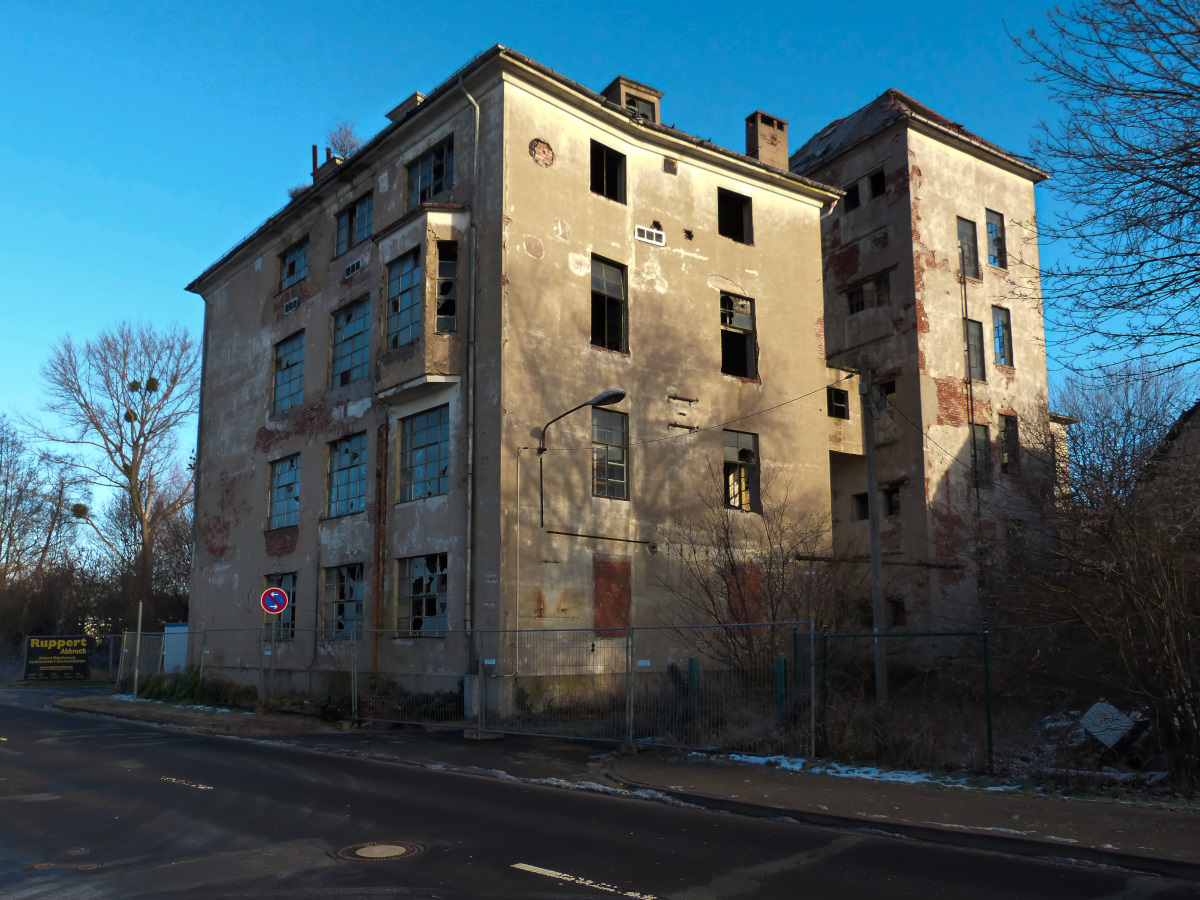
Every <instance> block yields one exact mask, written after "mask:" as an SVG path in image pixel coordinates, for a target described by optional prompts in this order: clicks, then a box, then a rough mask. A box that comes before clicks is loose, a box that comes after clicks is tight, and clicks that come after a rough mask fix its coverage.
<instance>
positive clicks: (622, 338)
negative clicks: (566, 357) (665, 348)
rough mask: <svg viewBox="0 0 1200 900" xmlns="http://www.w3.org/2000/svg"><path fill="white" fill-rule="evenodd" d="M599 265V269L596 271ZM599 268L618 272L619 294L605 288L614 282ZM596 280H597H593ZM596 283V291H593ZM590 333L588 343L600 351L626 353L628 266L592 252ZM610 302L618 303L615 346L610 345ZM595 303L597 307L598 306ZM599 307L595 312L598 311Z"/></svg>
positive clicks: (627, 337) (627, 340)
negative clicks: (618, 332)
mask: <svg viewBox="0 0 1200 900" xmlns="http://www.w3.org/2000/svg"><path fill="white" fill-rule="evenodd" d="M597 267H600V269H601V270H600V271H599V272H598V271H597ZM603 267H608V268H610V269H612V270H613V271H614V272H616V273H617V274H619V275H620V279H621V284H620V287H621V294H620V296H619V297H617V296H616V295H614V294H612V293H611V292H610V291H609V287H610V285H612V284H614V283H615V282H614V281H612V280H611V279H609V278H606V277H605V273H604V272H603ZM597 279H599V281H597ZM597 285H599V287H600V290H597ZM591 288H592V335H591V345H592V346H593V347H599V348H600V349H601V350H611V351H612V352H614V353H628V352H629V279H628V269H627V268H626V267H625V266H623V265H621V264H620V263H618V262H614V261H613V260H611V259H605V258H604V257H603V256H597V255H595V254H592V283H591ZM612 301H617V302H618V303H619V304H620V306H619V309H620V323H619V329H620V334H619V336H618V340H617V346H611V344H612V343H613V341H612V335H611V334H610V330H611V329H612V326H613V324H614V323H613V322H612V308H611V303H612ZM598 305H599V306H598ZM598 309H599V312H598ZM598 326H599V327H600V328H601V329H602V334H600V335H599V337H600V341H601V342H600V343H597V340H596V338H597V327H598Z"/></svg>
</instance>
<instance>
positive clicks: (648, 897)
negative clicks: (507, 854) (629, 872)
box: [512, 863, 658, 900]
mask: <svg viewBox="0 0 1200 900" xmlns="http://www.w3.org/2000/svg"><path fill="white" fill-rule="evenodd" d="M512 867H513V868H514V869H520V870H521V871H522V872H532V873H533V874H534V875H545V876H546V877H547V878H557V879H558V880H559V881H569V882H570V883H571V884H581V885H583V886H584V887H590V888H595V889H596V890H598V891H604V892H605V893H608V894H616V895H617V896H618V897H634V898H636V900H658V898H657V897H656V896H654V894H639V893H638V892H637V891H624V890H621V888H619V887H613V886H612V885H611V884H604V883H603V882H601V881H592V880H591V879H589V878H578V877H576V876H575V875H567V874H566V873H565V872H555V871H554V870H553V869H543V868H542V867H541V866H531V865H529V864H528V863H513V866H512Z"/></svg>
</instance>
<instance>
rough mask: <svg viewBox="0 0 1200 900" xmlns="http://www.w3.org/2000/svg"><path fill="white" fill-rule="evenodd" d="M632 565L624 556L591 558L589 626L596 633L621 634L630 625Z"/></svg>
mask: <svg viewBox="0 0 1200 900" xmlns="http://www.w3.org/2000/svg"><path fill="white" fill-rule="evenodd" d="M630 572H631V565H630V562H629V560H627V559H605V558H603V557H600V556H596V557H593V558H592V591H593V595H592V596H593V600H592V627H593V628H594V629H595V630H596V637H598V638H599V637H605V638H610V637H623V636H624V635H625V630H626V629H627V628H628V627H629V607H630V602H631V600H632V597H633V593H632V589H631V587H630Z"/></svg>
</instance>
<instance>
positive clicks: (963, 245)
mask: <svg viewBox="0 0 1200 900" xmlns="http://www.w3.org/2000/svg"><path fill="white" fill-rule="evenodd" d="M958 261H959V264H960V265H961V267H962V272H963V274H964V275H965V276H966V277H967V278H978V277H979V245H978V244H977V243H976V242H975V223H974V222H972V221H970V220H968V219H959V220H958Z"/></svg>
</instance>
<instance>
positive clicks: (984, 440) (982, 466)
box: [971, 422, 992, 487]
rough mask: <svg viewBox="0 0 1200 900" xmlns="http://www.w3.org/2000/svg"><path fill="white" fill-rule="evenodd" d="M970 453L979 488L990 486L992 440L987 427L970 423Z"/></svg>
mask: <svg viewBox="0 0 1200 900" xmlns="http://www.w3.org/2000/svg"><path fill="white" fill-rule="evenodd" d="M971 452H972V456H973V457H974V458H973V459H972V462H973V463H974V467H973V468H974V471H975V472H976V473H977V474H978V477H979V486H980V487H990V486H991V484H992V439H991V430H990V429H989V428H988V426H987V425H983V424H980V423H978V422H972V423H971Z"/></svg>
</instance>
